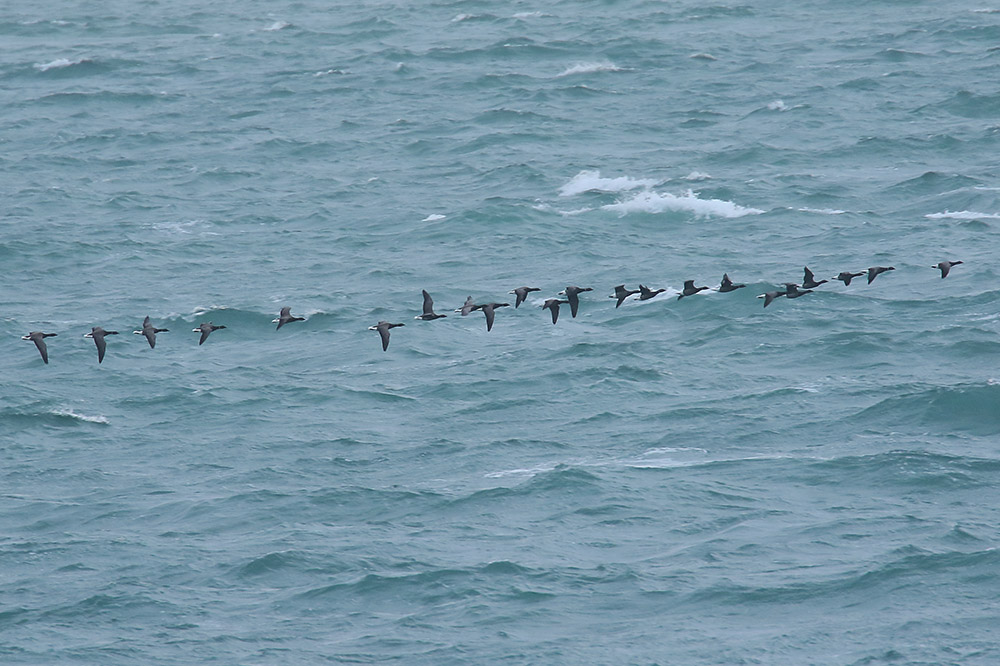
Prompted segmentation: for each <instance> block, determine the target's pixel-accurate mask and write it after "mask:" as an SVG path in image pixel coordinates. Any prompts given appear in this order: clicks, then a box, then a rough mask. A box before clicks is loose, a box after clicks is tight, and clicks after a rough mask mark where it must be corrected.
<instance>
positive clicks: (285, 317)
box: [271, 305, 306, 331]
mask: <svg viewBox="0 0 1000 666" xmlns="http://www.w3.org/2000/svg"><path fill="white" fill-rule="evenodd" d="M305 320H306V318H305V317H293V316H292V309H291V308H290V307H288V306H287V305H286V306H285V307H283V308H281V312H280V313H279V314H278V318H277V319H272V320H271V323H272V324H273V323H275V322H277V324H278V328H281V327H282V326H284V325H285V324H287V323H288V322H290V321H305ZM278 328H276V329H274V330H276V331H277V330H278Z"/></svg>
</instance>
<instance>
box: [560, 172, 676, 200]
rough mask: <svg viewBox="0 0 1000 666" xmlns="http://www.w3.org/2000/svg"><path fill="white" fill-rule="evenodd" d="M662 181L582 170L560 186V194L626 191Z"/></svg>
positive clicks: (564, 195)
mask: <svg viewBox="0 0 1000 666" xmlns="http://www.w3.org/2000/svg"><path fill="white" fill-rule="evenodd" d="M659 182H660V181H657V180H652V179H649V178H639V179H636V178H629V177H628V176H619V177H617V178H604V177H602V176H601V172H600V171H581V172H580V173H578V174H576V175H575V176H573V177H572V178H571V179H570V181H569V182H568V183H566V184H565V185H563V186H562V187H560V188H559V196H561V197H571V196H573V195H576V194H583V193H584V192H625V191H628V190H635V189H638V188H644V189H648V188H650V187H653V186H655V185H658V184H659Z"/></svg>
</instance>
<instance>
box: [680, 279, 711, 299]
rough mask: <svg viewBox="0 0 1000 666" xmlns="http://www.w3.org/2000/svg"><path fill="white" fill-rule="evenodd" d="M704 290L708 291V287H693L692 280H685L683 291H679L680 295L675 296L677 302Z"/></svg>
mask: <svg viewBox="0 0 1000 666" xmlns="http://www.w3.org/2000/svg"><path fill="white" fill-rule="evenodd" d="M704 289H708V287H696V286H694V280H685V281H684V289H682V290H681V293H679V294H677V300H678V301H679V300H681V299H682V298H684V297H685V296H694V295H695V294H697V293H698V292H699V291H702V290H704Z"/></svg>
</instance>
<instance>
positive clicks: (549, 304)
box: [542, 298, 569, 324]
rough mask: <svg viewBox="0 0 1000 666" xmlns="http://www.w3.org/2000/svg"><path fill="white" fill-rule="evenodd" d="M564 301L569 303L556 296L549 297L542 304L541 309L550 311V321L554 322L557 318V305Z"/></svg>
mask: <svg viewBox="0 0 1000 666" xmlns="http://www.w3.org/2000/svg"><path fill="white" fill-rule="evenodd" d="M566 303H569V301H560V300H559V299H558V298H550V299H548V300H546V301H545V303H544V304H543V305H542V309H543V310H545V309H548V310H551V311H552V323H553V324H554V323H556V322H557V321H558V320H559V305H560V304H563V305H565V304H566Z"/></svg>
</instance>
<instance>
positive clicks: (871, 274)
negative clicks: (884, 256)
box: [867, 266, 896, 284]
mask: <svg viewBox="0 0 1000 666" xmlns="http://www.w3.org/2000/svg"><path fill="white" fill-rule="evenodd" d="M894 270H896V267H895V266H872V267H871V268H869V269H868V271H867V272H868V284H871V283H872V281H873V280H875V278H877V277H878V276H879V275H881V274H882V273H885V272H886V271H894Z"/></svg>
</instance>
